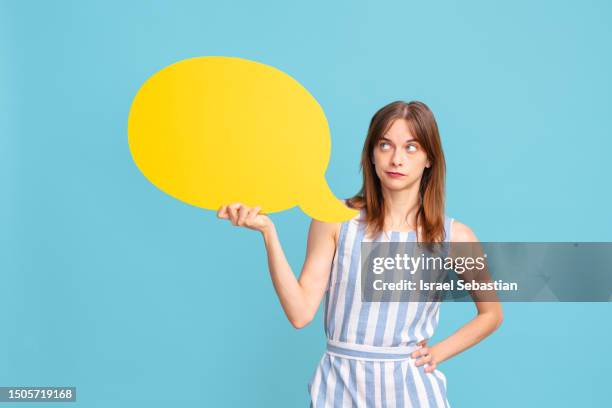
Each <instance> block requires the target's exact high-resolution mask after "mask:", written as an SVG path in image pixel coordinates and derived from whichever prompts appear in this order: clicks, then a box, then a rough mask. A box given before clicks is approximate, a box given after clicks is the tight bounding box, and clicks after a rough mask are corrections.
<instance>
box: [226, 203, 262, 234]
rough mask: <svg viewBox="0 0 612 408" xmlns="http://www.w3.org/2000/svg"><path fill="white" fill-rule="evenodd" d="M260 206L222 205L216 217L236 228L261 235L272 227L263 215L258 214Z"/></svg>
mask: <svg viewBox="0 0 612 408" xmlns="http://www.w3.org/2000/svg"><path fill="white" fill-rule="evenodd" d="M259 210H261V207H260V206H257V207H253V208H251V207H248V206H246V205H244V204H241V203H233V204H229V205H224V206H222V207H221V208H219V211H217V217H218V218H222V219H225V220H230V221H231V223H232V225H234V226H236V227H247V228H250V229H252V230H255V231H259V232H261V233H264V232H266V230H269V229H270V228H271V227H272V226H273V223H272V220H271V219H270V217H268V216H267V215H265V214H260V213H259Z"/></svg>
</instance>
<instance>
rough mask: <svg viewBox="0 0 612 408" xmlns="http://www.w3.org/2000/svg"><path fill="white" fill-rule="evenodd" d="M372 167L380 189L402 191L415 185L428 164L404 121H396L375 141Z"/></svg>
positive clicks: (424, 154)
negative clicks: (378, 180) (380, 186)
mask: <svg viewBox="0 0 612 408" xmlns="http://www.w3.org/2000/svg"><path fill="white" fill-rule="evenodd" d="M372 156H373V160H374V168H375V169H376V174H377V175H378V178H379V179H380V182H381V185H382V187H383V188H387V189H389V190H405V189H408V188H410V187H411V186H413V185H414V184H415V183H417V185H418V184H419V183H420V181H421V176H422V175H423V171H424V170H425V168H426V167H429V165H430V163H429V160H428V159H427V154H426V153H425V150H424V149H423V147H422V146H421V144H420V143H419V142H418V141H417V140H416V138H415V137H414V136H413V135H412V132H411V130H410V128H409V127H408V123H407V121H406V120H405V119H398V120H396V121H394V122H393V123H392V124H391V127H390V128H389V130H388V131H387V133H385V134H384V135H382V137H381V138H380V139H379V140H378V142H376V145H375V146H374V151H373V155H372Z"/></svg>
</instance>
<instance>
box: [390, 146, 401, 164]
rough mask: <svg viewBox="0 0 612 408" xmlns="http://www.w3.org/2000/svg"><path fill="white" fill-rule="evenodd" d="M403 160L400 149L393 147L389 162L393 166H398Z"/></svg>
mask: <svg viewBox="0 0 612 408" xmlns="http://www.w3.org/2000/svg"><path fill="white" fill-rule="evenodd" d="M403 161H404V157H403V156H402V150H401V149H395V151H394V152H393V156H391V164H392V165H393V166H395V167H400V166H401V165H402V163H403Z"/></svg>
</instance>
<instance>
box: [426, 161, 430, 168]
mask: <svg viewBox="0 0 612 408" xmlns="http://www.w3.org/2000/svg"><path fill="white" fill-rule="evenodd" d="M430 167H431V163H430V162H429V160H427V163H425V168H427V169H428V168H430Z"/></svg>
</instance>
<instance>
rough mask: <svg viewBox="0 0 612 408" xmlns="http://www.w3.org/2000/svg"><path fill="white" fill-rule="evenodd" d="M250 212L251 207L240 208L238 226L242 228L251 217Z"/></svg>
mask: <svg viewBox="0 0 612 408" xmlns="http://www.w3.org/2000/svg"><path fill="white" fill-rule="evenodd" d="M250 211H251V209H250V208H249V207H247V206H242V207H240V213H239V215H238V225H240V226H243V225H244V221H245V220H246V219H247V217H248V216H249V212H250Z"/></svg>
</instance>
